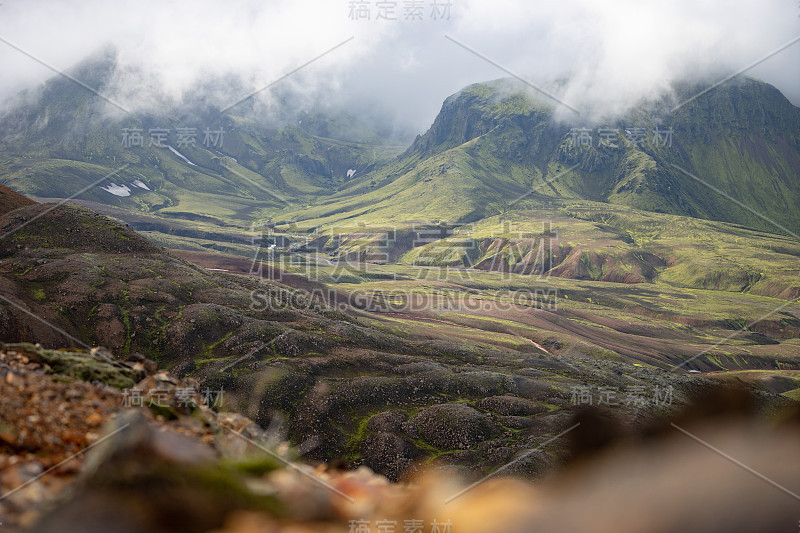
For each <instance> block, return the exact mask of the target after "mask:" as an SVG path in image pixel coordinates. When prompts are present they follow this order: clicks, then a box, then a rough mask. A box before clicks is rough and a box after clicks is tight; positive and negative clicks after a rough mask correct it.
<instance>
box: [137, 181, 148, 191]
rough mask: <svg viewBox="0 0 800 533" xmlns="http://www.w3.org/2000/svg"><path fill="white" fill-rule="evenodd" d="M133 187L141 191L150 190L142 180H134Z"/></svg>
mask: <svg viewBox="0 0 800 533" xmlns="http://www.w3.org/2000/svg"><path fill="white" fill-rule="evenodd" d="M133 186H134V187H139V188H140V189H144V190H146V191H149V190H150V187H148V186H147V185H146V184H145V183H144V182H143V181H142V180H134V181H133Z"/></svg>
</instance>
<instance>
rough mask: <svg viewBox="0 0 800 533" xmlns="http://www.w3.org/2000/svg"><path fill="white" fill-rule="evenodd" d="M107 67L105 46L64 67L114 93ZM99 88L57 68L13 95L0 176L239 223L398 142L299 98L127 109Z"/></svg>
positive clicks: (111, 64) (25, 186)
mask: <svg viewBox="0 0 800 533" xmlns="http://www.w3.org/2000/svg"><path fill="white" fill-rule="evenodd" d="M115 72H116V52H115V51H114V50H113V49H108V50H103V51H101V52H98V53H97V54H95V55H93V56H91V57H89V58H87V59H86V60H85V61H83V62H82V63H80V64H78V65H76V66H75V67H73V68H72V69H70V70H69V71H68V75H69V76H71V77H72V78H73V79H75V80H80V82H81V83H82V84H84V85H86V86H88V87H90V88H91V89H93V90H94V91H96V92H97V93H98V94H105V93H109V94H111V96H110V97H108V99H109V100H111V101H112V102H115V101H114V100H113V98H114V96H113V93H114V90H115V89H114V88H115V87H116V86H117V85H118V82H117V80H116V78H115ZM237 89H238V90H237ZM223 92H228V93H230V96H229V98H230V99H231V100H230V101H231V102H235V101H236V100H238V99H240V98H241V96H242V93H243V91H242V90H241V89H240V88H237V87H236V86H225V87H224V91H223ZM98 94H95V93H94V92H92V91H90V90H87V88H86V87H83V86H81V85H79V84H78V83H75V82H74V81H72V80H71V79H67V78H66V77H63V76H56V77H54V78H51V79H50V80H48V81H47V82H46V83H44V84H43V85H42V86H41V87H38V88H36V89H35V90H31V91H29V92H28V93H26V94H23V95H21V96H20V97H19V98H18V99H17V100H16V101H14V102H12V103H11V104H10V105H9V106H8V107H7V109H6V111H5V113H4V114H3V115H2V116H0V154H2V155H0V174H2V182H3V183H4V184H6V185H9V186H11V187H12V188H13V189H15V190H17V191H19V192H22V193H24V194H26V195H28V196H33V197H38V198H66V197H69V196H73V195H76V194H78V193H80V194H79V195H78V196H79V198H80V199H82V200H86V201H93V202H99V203H102V204H109V205H112V206H118V207H122V208H125V209H128V210H135V211H143V212H148V213H153V214H157V215H161V216H164V217H169V218H173V219H175V218H178V219H185V220H190V221H195V222H199V223H203V222H205V223H209V224H211V225H224V224H231V223H236V224H238V225H240V226H245V227H246V226H249V225H250V223H251V222H252V220H254V219H259V218H262V217H264V216H266V215H268V214H270V213H273V212H280V211H281V210H283V209H285V208H286V206H287V205H289V204H298V203H302V202H303V201H308V199H312V198H315V197H319V196H327V195H328V194H330V193H332V192H334V191H335V190H336V188H337V187H338V186H339V185H341V183H343V182H344V181H346V180H347V179H348V170H350V169H357V172H358V173H361V172H367V171H369V170H370V169H372V168H374V167H375V166H376V164H378V163H379V162H380V161H382V160H383V159H386V158H389V157H391V156H393V155H395V154H396V153H398V152H399V151H400V150H402V148H401V147H397V146H395V145H394V144H392V143H393V142H396V141H394V140H392V139H387V138H385V137H384V135H389V133H387V132H381V131H378V130H376V129H375V128H373V127H372V126H370V125H368V124H366V123H364V122H360V121H359V120H357V119H356V118H354V117H353V116H351V115H349V114H347V113H345V112H342V111H336V110H332V111H329V112H327V113H325V112H322V111H320V110H314V109H307V108H305V107H300V108H299V109H298V110H297V111H295V112H292V113H283V114H279V115H278V116H276V117H266V116H261V115H259V111H258V110H255V109H254V108H255V105H254V104H253V102H252V100H244V101H243V102H242V103H241V104H239V105H237V106H235V107H234V108H233V109H231V110H230V111H226V112H224V113H221V110H220V107H221V106H220V105H212V104H210V103H208V102H207V101H206V99H205V97H204V96H203V95H202V94H192V95H187V96H186V98H185V100H184V101H182V102H174V101H172V102H162V103H160V104H159V105H155V104H154V105H153V107H152V109H149V110H145V111H132V112H126V111H122V110H120V109H119V107H124V106H122V105H121V104H116V103H113V104H112V103H109V101H107V100H106V99H104V97H100V96H98ZM276 98H277V99H279V100H280V101H284V100H286V101H288V100H291V99H292V95H291V94H278V95H276ZM279 107H280V106H279ZM284 107H290V105H289V104H288V103H287V105H286V106H284ZM337 135H339V136H340V138H334V137H335V136H337ZM351 174H352V173H351ZM104 176H108V178H107V179H106V180H102V178H103V177H104ZM101 180H102V181H101ZM83 189H86V190H85V191H83ZM81 191H83V192H81Z"/></svg>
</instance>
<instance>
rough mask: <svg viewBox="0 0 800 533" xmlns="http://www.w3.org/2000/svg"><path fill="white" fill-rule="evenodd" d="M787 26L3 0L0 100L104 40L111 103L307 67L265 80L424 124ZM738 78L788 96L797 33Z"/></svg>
mask: <svg viewBox="0 0 800 533" xmlns="http://www.w3.org/2000/svg"><path fill="white" fill-rule="evenodd" d="M447 4H449V6H448V5H447ZM798 36H800V5H799V4H798V1H797V0H759V1H758V2H754V1H752V0H725V1H721V0H714V1H711V0H670V1H669V2H665V1H663V0H659V1H649V0H614V1H613V2H611V1H606V2H598V1H596V0H574V1H570V0H557V1H541V0H538V1H537V0H534V1H530V0H527V1H526V0H449V2H448V1H447V0H397V1H385V0H365V1H350V0H294V1H283V0H258V1H230V2H220V1H210V0H191V1H178V0H172V1H170V0H158V1H155V0H139V1H136V2H108V1H106V0H81V1H72V0H63V1H50V0H2V4H0V39H2V42H0V65H2V70H3V75H2V77H0V98H7V97H9V96H10V95H13V94H15V92H17V91H19V90H20V89H22V88H25V87H29V86H33V85H35V84H37V83H40V82H41V81H43V80H44V79H46V78H48V77H50V76H52V75H53V72H52V71H51V70H50V69H48V68H47V67H45V66H43V65H42V64H41V63H45V64H47V65H50V66H51V67H53V68H55V69H65V68H68V67H69V66H70V65H73V64H75V63H76V62H78V61H80V60H81V59H82V58H83V57H85V56H86V55H87V54H90V53H91V52H93V51H95V50H97V49H98V48H100V47H102V46H103V45H104V44H108V43H111V44H114V45H115V46H116V47H117V50H118V51H119V65H120V74H119V77H118V78H117V83H116V87H115V89H114V91H115V93H116V94H115V95H113V96H114V97H115V98H118V99H120V100H121V103H123V104H124V105H125V106H129V107H133V108H135V107H146V106H147V105H149V102H151V101H153V98H154V93H159V94H162V95H167V96H169V97H171V98H180V97H181V95H182V94H185V92H186V91H190V90H192V89H193V88H195V87H197V86H198V84H199V83H202V82H203V81H204V80H209V79H214V78H216V77H219V76H231V77H235V78H237V79H239V80H241V83H242V85H241V87H242V94H241V95H226V96H225V98H228V99H233V100H234V101H235V99H236V98H238V97H240V96H244V95H246V94H247V92H248V91H255V90H257V89H259V88H262V87H264V86H266V85H268V84H270V83H273V82H275V81H276V80H278V79H280V78H281V77H282V76H285V75H286V74H287V73H289V72H291V71H293V70H294V69H297V68H298V67H299V66H302V65H304V64H307V63H308V64H307V65H306V66H305V67H303V68H302V69H300V70H299V71H297V72H296V73H294V74H292V75H291V76H289V77H287V78H286V79H284V80H283V81H280V82H279V84H280V85H282V86H285V87H287V88H288V87H292V88H293V89H294V90H297V91H302V92H305V93H308V94H309V95H310V97H311V96H316V97H320V96H322V97H323V98H324V99H326V100H328V101H331V102H337V103H345V104H346V105H347V106H348V107H349V109H351V110H352V111H353V112H355V113H358V112H373V111H374V110H375V109H381V110H382V112H385V113H388V114H390V115H391V116H393V117H394V118H395V119H396V120H397V121H399V123H401V124H403V125H405V126H408V127H410V128H412V129H414V130H416V131H423V130H424V129H426V127H427V126H428V125H429V124H430V122H431V120H432V119H433V117H434V116H435V114H436V112H437V111H438V109H439V107H440V106H441V102H442V100H443V99H444V98H445V97H446V96H448V95H449V94H452V93H453V92H455V91H457V90H458V89H460V88H461V87H463V86H465V85H467V84H469V83H473V82H476V81H482V80H488V79H495V78H499V77H505V76H507V75H508V74H507V72H506V71H510V72H513V73H515V74H517V75H519V76H520V77H523V78H525V79H526V80H528V81H529V82H530V83H531V84H533V85H537V86H546V85H547V84H548V83H551V82H552V81H553V80H556V79H564V78H568V79H569V80H570V82H569V86H568V88H567V89H566V92H565V93H564V94H563V101H564V102H566V103H568V104H570V105H572V106H575V107H578V108H581V109H583V108H591V109H603V110H606V111H609V110H610V111H613V110H619V109H624V107H625V106H626V105H629V104H630V103H631V102H634V101H636V99H638V98H640V97H642V96H647V95H653V94H654V93H656V92H658V91H660V90H663V89H665V88H667V87H668V86H669V84H670V83H671V82H672V81H674V80H678V79H686V78H697V77H702V78H704V79H706V80H709V82H713V81H715V80H719V79H721V78H724V77H725V76H728V75H730V74H732V73H734V72H737V71H739V70H741V69H743V68H744V67H747V66H748V65H750V64H751V63H754V62H757V61H760V60H762V59H764V58H765V57H766V56H768V55H770V54H771V53H772V52H774V51H775V50H777V49H779V48H781V47H782V46H784V45H786V44H787V43H789V42H791V41H792V40H793V39H795V38H797V37H798ZM348 39H349V40H348ZM23 52H24V53H23ZM326 52H327V53H326ZM30 56H33V57H34V58H36V60H34V59H32V58H31V57H30ZM320 56H321V57H320ZM37 60H38V62H37ZM309 62H310V63H309ZM746 74H747V75H750V76H753V77H757V78H760V79H763V80H766V81H768V82H770V83H772V84H774V85H775V86H777V87H778V88H779V89H780V90H781V91H783V92H784V94H786V96H787V97H788V98H789V99H790V100H792V102H793V103H794V104H795V105H800V42H796V43H795V44H793V45H790V46H788V47H786V48H785V49H784V50H782V51H780V52H778V53H775V54H773V55H772V56H771V57H769V58H768V59H765V60H763V61H762V62H760V63H759V64H758V65H756V66H755V67H753V68H751V69H749V70H747V72H746ZM263 95H264V93H262V96H263Z"/></svg>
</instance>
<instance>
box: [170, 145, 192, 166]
mask: <svg viewBox="0 0 800 533" xmlns="http://www.w3.org/2000/svg"><path fill="white" fill-rule="evenodd" d="M167 148H169V151H170V152H172V153H173V154H175V155H177V156H178V157H180V158H181V159H183V160H184V161H186V162H187V163H189V164H190V165H192V166H193V167H196V166H197V165H195V164H194V163H192V162H191V161H189V160H188V159H186V156H184V155H183V154H182V153H180V152H179V151H177V150H176V149H175V148H173V147H172V146H167Z"/></svg>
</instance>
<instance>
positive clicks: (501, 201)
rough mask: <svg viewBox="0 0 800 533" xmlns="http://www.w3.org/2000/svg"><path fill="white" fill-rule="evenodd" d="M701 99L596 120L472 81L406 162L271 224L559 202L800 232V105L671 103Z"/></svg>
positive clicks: (769, 93)
mask: <svg viewBox="0 0 800 533" xmlns="http://www.w3.org/2000/svg"><path fill="white" fill-rule="evenodd" d="M702 89H703V86H700V85H688V84H686V85H677V86H676V87H675V89H674V93H673V94H672V95H670V96H669V97H667V96H665V97H663V98H660V99H659V100H653V101H647V102H642V103H641V104H640V105H638V106H637V107H635V108H634V109H633V110H631V111H630V112H628V113H627V114H626V115H625V116H623V117H619V118H616V119H614V120H613V121H610V122H605V123H603V122H599V123H594V124H593V123H591V122H589V121H588V120H587V119H582V118H580V117H578V116H574V117H571V116H569V115H566V116H563V115H558V116H557V115H556V110H555V108H554V107H553V106H552V105H550V104H548V103H544V102H541V101H540V100H536V99H534V98H533V97H531V95H530V94H529V93H526V92H525V91H523V90H522V89H520V88H519V87H515V86H513V85H512V84H511V83H510V82H508V81H506V80H500V81H496V82H490V83H480V84H475V85H471V86H469V87H467V88H465V89H463V90H462V91H460V92H459V93H457V94H455V95H453V96H451V97H449V98H448V99H447V100H445V102H444V104H443V106H442V109H441V111H440V113H439V115H438V116H437V117H436V119H435V120H434V122H433V125H432V126H431V128H430V129H429V130H428V131H427V132H426V133H425V134H424V135H422V136H419V137H417V139H416V140H415V141H414V143H413V145H412V146H411V147H410V148H409V149H408V150H407V151H406V152H405V153H404V154H403V155H402V156H400V157H398V158H397V159H395V160H394V161H392V162H391V163H389V164H388V165H386V166H382V167H379V168H378V169H376V170H375V171H373V172H372V173H370V174H368V175H364V176H361V177H359V178H358V179H356V180H353V181H351V182H349V183H348V184H347V185H346V186H345V188H344V189H343V190H342V191H340V192H338V193H336V194H335V195H334V196H333V197H332V198H331V199H328V200H325V201H321V202H319V205H316V206H312V207H311V208H310V209H303V210H302V211H291V210H290V211H289V212H287V213H285V214H283V215H281V216H280V217H279V221H280V220H284V221H288V220H306V221H307V222H306V223H307V224H308V225H310V226H314V225H320V224H321V225H325V224H332V223H337V222H338V221H340V220H344V219H348V220H349V222H352V220H353V218H354V217H355V218H356V219H357V220H363V221H365V222H377V221H384V222H385V221H390V222H407V221H424V222H431V221H436V220H447V221H449V222H451V223H465V222H474V221H476V220H479V219H481V218H484V217H487V216H491V215H495V214H500V213H504V212H507V211H509V210H514V209H525V208H536V207H539V206H540V205H541V203H540V200H541V199H546V198H552V197H555V198H567V199H573V200H588V201H595V202H607V203H612V204H616V205H622V206H629V207H633V208H637V209H641V210H646V211H653V212H662V213H669V214H678V215H688V216H691V217H695V218H705V219H711V220H720V221H726V222H733V223H737V224H741V225H745V226H748V227H752V228H757V229H762V230H766V231H769V232H773V233H783V234H792V233H798V232H800V211H798V210H797V209H796V208H795V206H796V205H798V201H799V200H800V109H798V108H797V107H795V106H793V105H792V104H791V103H790V102H789V101H788V100H787V99H786V98H785V97H784V96H783V95H782V94H781V93H780V92H779V91H778V90H777V89H775V88H774V87H772V86H770V85H768V84H766V83H763V82H759V81H756V80H753V79H741V80H738V79H737V80H733V81H730V82H728V83H727V84H724V85H722V86H720V87H717V88H715V89H713V90H712V91H709V92H708V93H706V94H703V95H701V96H699V97H697V98H695V99H692V100H690V101H689V102H688V103H686V104H685V105H682V106H680V107H678V104H679V103H680V102H683V101H686V100H689V99H690V98H691V97H692V95H695V94H698V93H699V92H701V91H702ZM673 108H676V109H675V111H674V112H671V111H670V110H671V109H673ZM584 128H585V130H586V132H585V135H587V136H588V140H587V142H586V143H583V144H584V145H582V143H581V142H580V138H579V135H580V134H581V131H580V130H581V129H584ZM589 143H591V144H590V145H589ZM715 189H716V190H715Z"/></svg>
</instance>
